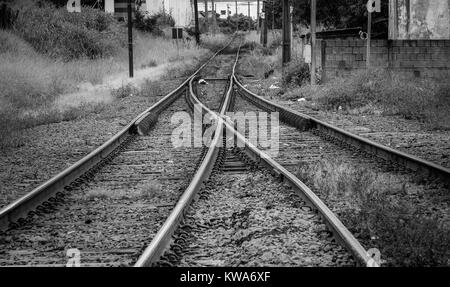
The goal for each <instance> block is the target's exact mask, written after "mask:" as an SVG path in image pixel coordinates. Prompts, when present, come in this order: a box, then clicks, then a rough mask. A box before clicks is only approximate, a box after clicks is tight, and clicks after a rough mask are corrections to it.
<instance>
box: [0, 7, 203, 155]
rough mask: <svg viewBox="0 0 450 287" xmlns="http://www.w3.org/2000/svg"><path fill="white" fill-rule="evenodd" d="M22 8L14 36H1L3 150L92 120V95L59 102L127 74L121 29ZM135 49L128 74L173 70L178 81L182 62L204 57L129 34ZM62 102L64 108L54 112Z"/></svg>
mask: <svg viewBox="0 0 450 287" xmlns="http://www.w3.org/2000/svg"><path fill="white" fill-rule="evenodd" d="M25 2H26V4H27V5H24V7H25V8H23V9H22V10H20V11H19V14H18V15H19V16H18V18H17V20H16V21H15V23H14V27H15V28H14V29H11V30H0V59H1V61H0V87H1V89H0V121H1V122H0V137H1V139H0V147H2V148H3V147H7V146H18V145H20V144H21V143H22V140H21V139H20V137H18V135H20V134H22V133H23V132H21V129H25V128H29V127H33V126H37V125H41V124H49V123H54V122H60V121H64V120H72V119H78V118H80V117H84V116H86V115H88V114H89V113H92V112H98V111H99V106H100V104H101V103H102V102H99V101H98V99H97V98H96V96H98V93H95V95H92V96H91V98H90V99H86V97H73V96H71V97H70V99H66V98H65V96H63V95H66V94H68V93H76V92H79V91H83V92H84V88H85V87H92V85H96V84H101V83H103V81H104V80H105V79H106V78H107V77H111V78H112V79H113V80H114V79H115V78H114V75H116V76H119V75H118V73H121V72H123V71H126V70H127V69H128V51H127V45H126V43H127V33H126V29H125V27H124V24H123V23H120V22H117V21H116V20H115V19H114V18H112V16H110V15H108V14H105V13H104V12H102V11H99V10H95V9H90V8H88V7H85V8H83V13H67V12H66V10H65V8H64V7H63V8H59V9H57V8H55V7H52V6H51V5H49V4H41V5H40V6H39V5H36V4H33V2H28V1H25ZM18 7H19V8H17V7H15V8H17V9H20V6H18ZM134 43H135V45H134V55H135V58H134V64H135V67H137V68H150V67H155V71H156V70H158V69H160V70H163V71H165V70H167V69H169V70H170V69H172V67H176V68H177V73H181V72H183V71H182V70H183V69H185V68H187V64H186V63H187V62H189V64H190V65H192V64H195V61H196V60H198V59H200V58H201V57H202V56H203V55H205V54H207V51H206V50H204V49H200V48H198V47H197V46H196V45H195V43H184V44H182V45H178V46H177V45H176V44H175V43H174V42H173V41H171V40H170V39H166V38H164V37H157V36H154V35H153V34H151V33H142V32H139V31H135V32H134ZM181 55H182V56H181ZM168 63H170V64H168ZM162 64H164V65H165V66H160V65H162ZM157 66H160V67H157ZM160 73H161V71H158V72H157V74H160ZM102 97H103V96H102ZM105 98H108V99H109V98H116V99H117V98H118V97H114V96H113V97H111V96H108V97H105ZM77 100H78V102H77V103H74V102H73V101H77ZM90 100H91V101H90ZM55 101H56V102H58V104H56V103H55ZM65 101H69V102H70V105H60V103H64V102H65ZM108 102H109V101H108ZM61 106H64V108H63V109H61ZM66 107H70V108H66Z"/></svg>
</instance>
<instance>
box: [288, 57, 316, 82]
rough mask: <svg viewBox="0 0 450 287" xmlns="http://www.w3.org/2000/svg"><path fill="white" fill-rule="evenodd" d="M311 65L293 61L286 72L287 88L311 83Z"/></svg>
mask: <svg viewBox="0 0 450 287" xmlns="http://www.w3.org/2000/svg"><path fill="white" fill-rule="evenodd" d="M310 78H311V76H310V72H309V65H308V64H306V63H304V62H302V61H291V62H290V63H289V65H288V66H287V67H286V69H285V70H284V77H283V82H284V84H285V85H286V86H288V85H291V86H302V85H303V84H305V83H309V82H310Z"/></svg>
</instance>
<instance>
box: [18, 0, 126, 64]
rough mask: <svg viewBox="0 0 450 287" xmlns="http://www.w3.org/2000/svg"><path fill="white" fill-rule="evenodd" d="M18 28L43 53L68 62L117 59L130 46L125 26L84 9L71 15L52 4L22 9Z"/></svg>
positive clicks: (110, 18)
mask: <svg viewBox="0 0 450 287" xmlns="http://www.w3.org/2000/svg"><path fill="white" fill-rule="evenodd" d="M18 15H19V16H18V18H17V20H16V22H15V23H14V28H15V30H16V31H17V32H18V35H20V36H21V37H22V38H23V39H25V40H26V41H27V42H28V43H30V45H31V46H32V47H33V48H34V49H35V50H36V51H37V52H39V53H43V54H46V55H48V56H50V57H58V58H62V59H64V60H66V61H68V60H73V59H80V58H88V59H97V58H100V57H108V56H114V55H116V54H117V53H118V52H119V51H120V48H125V47H126V44H127V42H126V38H125V37H124V35H126V30H125V27H124V26H122V25H120V24H119V23H118V22H117V21H116V20H115V19H114V17H113V16H112V15H109V14H107V13H103V12H101V11H99V10H97V9H92V8H89V7H83V13H69V12H67V10H66V9H64V8H60V9H55V8H54V7H53V6H52V5H43V6H42V7H41V8H36V7H33V6H30V7H27V8H25V9H22V10H20V12H19V14H18Z"/></svg>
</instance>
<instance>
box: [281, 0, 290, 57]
mask: <svg viewBox="0 0 450 287" xmlns="http://www.w3.org/2000/svg"><path fill="white" fill-rule="evenodd" d="M282 1H283V65H285V64H287V63H289V62H290V61H291V20H290V18H291V17H290V16H291V11H290V8H289V0H282Z"/></svg>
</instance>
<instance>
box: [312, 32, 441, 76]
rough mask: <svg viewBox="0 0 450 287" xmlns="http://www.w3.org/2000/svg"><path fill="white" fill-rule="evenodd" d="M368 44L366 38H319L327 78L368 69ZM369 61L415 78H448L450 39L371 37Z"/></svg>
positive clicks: (318, 55)
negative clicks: (387, 38) (381, 38)
mask: <svg viewBox="0 0 450 287" xmlns="http://www.w3.org/2000/svg"><path fill="white" fill-rule="evenodd" d="M324 43H325V47H324V48H322V47H323V45H324ZM366 45H367V42H366V41H364V40H322V41H319V43H318V45H317V46H318V47H317V50H316V52H317V61H318V64H319V66H325V72H326V75H327V76H328V77H335V76H339V75H345V74H346V73H349V72H351V71H354V70H358V69H365V68H366V55H367V47H366ZM322 56H325V57H324V61H322ZM370 62H371V66H373V67H379V68H388V69H391V70H393V71H396V72H399V73H404V74H407V75H411V76H415V77H444V76H447V77H449V76H450V40H372V44H371V56H370Z"/></svg>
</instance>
